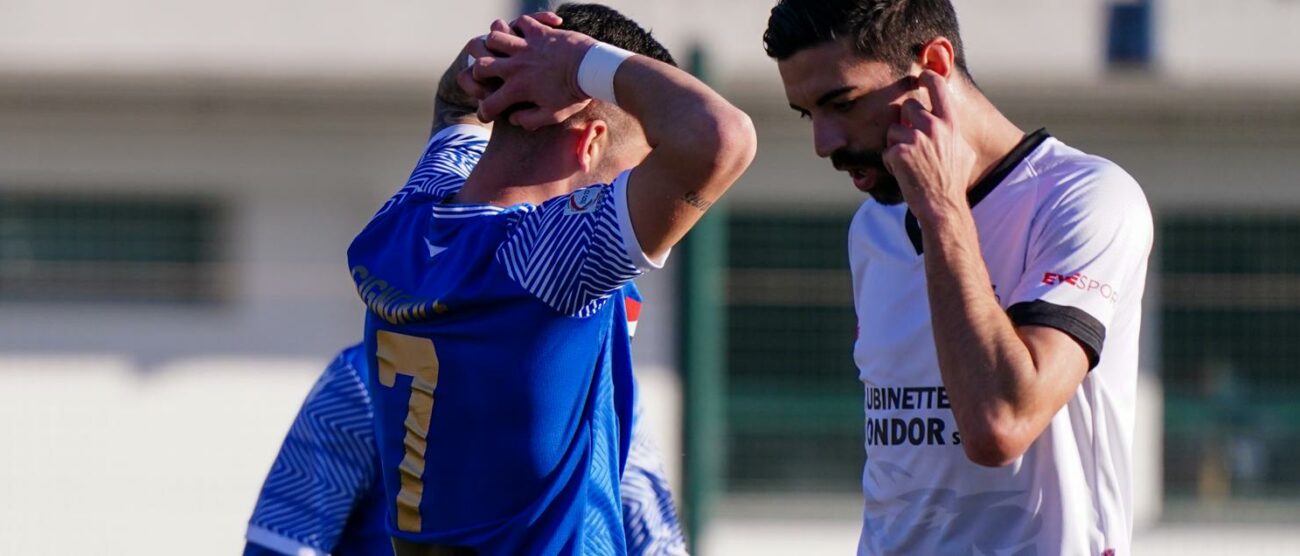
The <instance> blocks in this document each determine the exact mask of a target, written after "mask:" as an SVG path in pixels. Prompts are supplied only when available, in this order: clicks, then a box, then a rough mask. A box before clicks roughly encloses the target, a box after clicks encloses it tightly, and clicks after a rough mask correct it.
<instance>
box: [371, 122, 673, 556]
mask: <svg viewBox="0 0 1300 556" xmlns="http://www.w3.org/2000/svg"><path fill="white" fill-rule="evenodd" d="M484 145H485V131H483V130H481V128H472V127H455V128H451V129H449V130H445V131H444V132H442V133H440V134H438V135H437V136H435V137H434V139H433V140H432V141H431V142H430V145H429V147H428V149H427V150H426V153H425V155H424V157H423V158H422V160H421V162H420V164H418V165H417V167H416V169H415V171H414V172H413V174H412V177H411V179H410V181H409V182H408V184H407V186H406V187H404V188H403V189H402V190H401V191H399V192H398V194H397V195H395V196H394V197H393V199H391V200H390V201H389V202H388V203H387V204H386V205H385V206H384V208H383V209H381V210H380V212H379V213H378V214H377V215H376V216H375V217H374V219H372V221H371V222H370V224H368V225H367V226H366V228H365V229H364V230H363V231H362V232H361V233H360V234H359V235H358V236H357V238H356V239H355V240H354V241H353V244H352V246H351V247H350V248H349V250H348V259H349V265H350V267H351V271H352V276H353V279H354V280H355V282H356V286H357V291H358V293H359V294H360V296H361V298H362V299H363V300H364V301H365V302H366V305H367V307H368V309H369V311H368V312H367V318H366V333H365V342H364V346H365V347H364V349H365V355H366V358H367V364H368V366H369V367H370V368H371V369H372V371H373V372H372V373H371V379H370V381H369V386H370V391H371V395H372V398H373V400H374V404H375V422H376V434H377V438H378V446H379V456H380V461H381V468H382V472H383V479H384V485H385V491H386V494H387V496H388V497H389V500H390V503H391V504H392V505H391V509H390V512H389V530H390V532H391V533H392V534H393V535H394V536H396V537H399V538H402V539H404V540H408V541H412V542H420V543H434V544H440V545H451V546H463V547H469V548H473V549H475V550H477V551H478V552H479V553H480V554H536V553H545V554H580V553H591V554H615V553H623V552H625V551H626V546H625V542H624V535H623V527H622V517H621V512H620V504H619V495H618V485H619V474H620V469H621V467H622V463H623V460H624V458H625V456H626V454H627V448H628V446H629V444H630V436H631V435H630V425H631V421H632V415H631V407H632V402H631V377H630V374H629V375H628V376H615V365H614V360H615V358H616V356H615V352H616V350H615V347H614V346H615V343H619V342H621V343H622V344H623V345H622V346H620V348H619V349H621V350H624V352H626V351H627V349H628V348H627V346H626V344H627V341H628V340H627V335H626V334H620V333H619V331H618V328H617V326H616V324H615V321H616V319H615V305H616V304H615V303H609V300H610V299H611V297H612V295H613V294H614V293H615V292H617V291H619V290H620V289H621V288H622V287H623V286H624V285H625V284H627V283H629V282H630V281H631V280H632V279H633V278H634V277H636V276H637V275H638V274H639V273H640V272H641V271H642V270H643V269H646V268H651V267H653V266H655V263H653V262H651V261H649V260H648V259H647V258H646V257H645V256H644V254H642V253H641V251H640V248H639V247H638V245H637V242H636V239H635V236H634V235H633V234H632V231H631V225H630V219H629V216H628V213H627V208H626V189H625V188H626V176H627V174H626V173H625V174H623V175H622V176H620V178H619V179H618V180H616V181H615V182H614V183H613V184H609V185H594V186H591V187H587V188H584V189H580V190H578V191H576V192H574V193H572V194H569V195H565V196H561V197H558V198H555V199H551V200H549V201H547V202H545V203H542V204H541V205H539V206H533V205H516V206H513V207H509V208H501V207H495V206H491V205H457V204H449V203H447V202H446V200H447V199H448V198H449V197H450V196H451V195H454V194H455V192H456V191H458V190H459V188H460V186H461V185H462V184H463V183H464V179H465V177H467V176H468V171H469V169H470V168H472V166H473V164H474V163H476V162H477V159H478V156H479V155H480V154H481V152H482V149H483V147H484ZM628 371H630V367H629V368H628ZM616 389H617V390H618V391H617V392H616ZM620 413H621V415H620Z"/></svg>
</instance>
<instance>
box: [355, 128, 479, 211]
mask: <svg viewBox="0 0 1300 556" xmlns="http://www.w3.org/2000/svg"><path fill="white" fill-rule="evenodd" d="M489 136H490V132H489V131H488V129H487V128H485V127H482V126H476V125H467V124H462V125H454V126H450V127H448V128H446V129H443V130H442V131H439V132H438V133H436V134H434V136H433V137H432V138H430V139H429V143H428V145H426V146H425V148H424V154H423V155H421V156H420V161H419V162H418V163H416V165H415V169H413V170H411V177H410V178H408V179H407V180H406V185H405V186H403V187H402V188H401V189H400V190H398V191H397V194H395V195H393V196H392V198H390V199H389V200H388V202H387V203H385V204H384V206H383V208H381V209H379V212H378V213H377V214H376V215H375V216H380V215H383V214H384V213H386V212H388V211H390V210H392V209H393V208H394V207H397V206H399V205H401V204H402V203H404V202H406V201H407V200H408V199H410V198H412V197H415V196H417V195H420V194H425V195H431V196H434V197H444V196H446V195H450V194H452V193H455V192H456V191H457V190H459V189H460V187H461V185H463V184H464V183H465V179H466V178H468V177H469V173H470V172H471V171H473V170H474V166H475V165H476V164H478V161H479V158H481V157H482V156H483V149H485V148H487V143H488V138H489Z"/></svg>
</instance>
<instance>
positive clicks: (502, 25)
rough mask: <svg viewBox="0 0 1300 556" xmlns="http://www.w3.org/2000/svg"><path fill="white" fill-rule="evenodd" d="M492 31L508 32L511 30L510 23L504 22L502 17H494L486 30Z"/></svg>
mask: <svg viewBox="0 0 1300 556" xmlns="http://www.w3.org/2000/svg"><path fill="white" fill-rule="evenodd" d="M492 31H500V32H502V33H509V32H511V31H510V24H509V23H506V20H504V19H494V20H492V26H491V27H489V28H488V32H492Z"/></svg>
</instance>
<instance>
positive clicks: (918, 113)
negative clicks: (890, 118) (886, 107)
mask: <svg viewBox="0 0 1300 556" xmlns="http://www.w3.org/2000/svg"><path fill="white" fill-rule="evenodd" d="M898 117H899V121H901V122H902V124H903V125H905V126H907V127H910V128H912V129H915V130H917V131H920V132H921V133H924V134H926V135H930V134H932V133H933V132H934V128H935V124H937V123H938V118H937V117H936V116H935V115H934V114H932V113H930V111H929V110H926V109H925V105H924V104H921V101H919V100H916V99H914V98H909V99H907V100H905V101H903V106H902V107H900V108H899V112H898Z"/></svg>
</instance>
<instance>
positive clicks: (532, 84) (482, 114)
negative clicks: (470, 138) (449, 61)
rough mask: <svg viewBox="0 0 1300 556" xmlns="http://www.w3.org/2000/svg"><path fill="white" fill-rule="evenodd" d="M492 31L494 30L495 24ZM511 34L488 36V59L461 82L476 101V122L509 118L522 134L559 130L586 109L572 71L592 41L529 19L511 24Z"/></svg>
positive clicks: (586, 99)
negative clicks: (558, 126)
mask: <svg viewBox="0 0 1300 556" xmlns="http://www.w3.org/2000/svg"><path fill="white" fill-rule="evenodd" d="M494 27H497V26H496V25H495V24H494ZM513 27H514V28H513V31H514V32H510V31H503V30H500V29H499V28H494V30H493V31H492V32H491V33H489V34H488V35H487V37H486V38H485V40H484V41H483V43H484V44H483V46H484V48H486V50H487V51H489V55H485V56H482V57H479V58H478V59H477V60H476V61H475V63H474V65H473V66H472V67H471V68H469V70H468V72H467V73H468V75H462V78H461V81H462V82H465V81H472V82H473V83H466V84H465V85H464V86H465V88H466V90H468V91H471V92H472V93H473V94H475V95H476V96H478V98H480V99H481V101H480V102H479V118H480V119H482V120H483V121H485V122H490V121H495V120H496V119H497V118H500V117H501V116H502V115H503V114H506V113H507V112H509V117H510V122H511V123H513V124H515V125H518V126H521V127H524V128H525V129H530V130H532V129H537V128H540V127H544V126H547V125H553V124H558V123H560V122H563V121H564V120H566V119H568V118H569V117H570V116H572V115H574V114H576V113H578V112H579V111H581V110H582V109H583V108H585V107H586V106H587V103H588V102H590V98H589V97H587V95H586V94H585V93H583V92H582V90H581V89H580V88H579V87H578V84H577V77H576V76H577V70H578V66H579V65H580V64H581V63H582V59H583V56H585V55H586V53H587V50H588V49H589V48H591V46H592V45H594V44H595V43H596V41H595V39H592V38H591V37H588V36H586V35H583V34H580V33H574V32H571V31H562V30H559V29H554V28H552V27H551V26H549V25H546V24H545V23H543V22H541V21H538V20H537V19H535V18H533V17H531V16H521V17H520V18H519V19H517V20H515V24H514V26H513Z"/></svg>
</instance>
